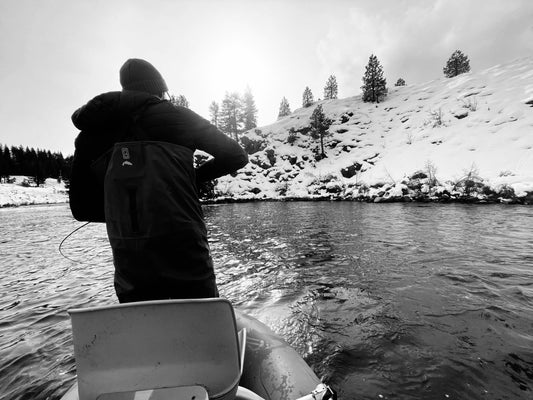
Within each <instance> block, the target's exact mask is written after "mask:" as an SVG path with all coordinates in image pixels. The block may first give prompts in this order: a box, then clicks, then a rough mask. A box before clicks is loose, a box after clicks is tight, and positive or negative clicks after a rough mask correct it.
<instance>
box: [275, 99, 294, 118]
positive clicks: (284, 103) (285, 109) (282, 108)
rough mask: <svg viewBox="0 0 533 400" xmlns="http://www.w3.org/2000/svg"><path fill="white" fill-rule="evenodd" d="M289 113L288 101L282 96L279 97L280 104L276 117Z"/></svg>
mask: <svg viewBox="0 0 533 400" xmlns="http://www.w3.org/2000/svg"><path fill="white" fill-rule="evenodd" d="M290 113H291V107H290V106H289V101H288V100H287V99H286V98H285V97H283V98H282V99H281V104H280V105H279V112H278V119H280V118H283V117H286V116H287V115H290Z"/></svg>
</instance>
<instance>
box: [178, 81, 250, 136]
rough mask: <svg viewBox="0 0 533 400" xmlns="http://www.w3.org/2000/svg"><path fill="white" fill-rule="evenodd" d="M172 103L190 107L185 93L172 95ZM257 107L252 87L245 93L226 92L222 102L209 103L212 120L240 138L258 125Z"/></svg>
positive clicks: (222, 129) (229, 133)
mask: <svg viewBox="0 0 533 400" xmlns="http://www.w3.org/2000/svg"><path fill="white" fill-rule="evenodd" d="M170 101H171V103H172V104H174V105H176V106H181V107H187V108H189V102H188V101H187V99H186V97H185V96H184V95H181V94H180V95H178V96H174V95H171V96H170ZM257 112H258V111H257V107H256V105H255V99H254V96H253V94H252V90H251V89H250V87H247V88H246V90H245V91H244V94H242V95H241V94H240V93H238V92H226V94H225V96H224V99H222V101H221V102H220V103H218V102H216V101H213V102H211V104H210V105H209V118H210V122H211V123H212V124H213V125H215V126H216V127H217V128H218V129H220V130H221V131H222V132H224V133H225V134H226V135H228V136H230V137H232V138H234V139H235V140H239V135H240V134H241V133H243V132H246V131H248V130H250V129H253V128H255V127H257Z"/></svg>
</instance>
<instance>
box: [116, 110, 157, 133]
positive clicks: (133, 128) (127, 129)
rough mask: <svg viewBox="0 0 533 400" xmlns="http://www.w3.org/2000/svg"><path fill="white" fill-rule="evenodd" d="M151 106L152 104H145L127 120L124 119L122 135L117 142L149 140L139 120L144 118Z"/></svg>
mask: <svg viewBox="0 0 533 400" xmlns="http://www.w3.org/2000/svg"><path fill="white" fill-rule="evenodd" d="M149 105H150V103H145V104H143V106H142V107H140V108H139V109H138V110H136V111H135V112H133V113H131V114H128V115H127V118H125V119H124V122H123V125H122V135H121V137H120V139H119V140H117V142H130V141H134V142H137V141H142V140H148V139H149V137H148V135H147V134H146V132H145V131H144V130H143V129H142V127H141V125H140V123H139V119H140V118H141V117H142V115H143V114H144V112H145V111H146V109H147V108H148V106H149Z"/></svg>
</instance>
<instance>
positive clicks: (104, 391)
mask: <svg viewBox="0 0 533 400" xmlns="http://www.w3.org/2000/svg"><path fill="white" fill-rule="evenodd" d="M69 314H70V317H71V320H72V333H73V340H74V355H75V358H76V368H77V375H78V394H79V399H80V400H97V399H98V400H115V399H116V400H119V399H120V400H122V399H124V400H125V399H131V400H134V399H135V400H141V399H150V400H156V399H157V400H163V399H167V398H168V399H171V398H172V399H177V398H180V399H195V400H207V399H208V398H209V399H211V400H213V399H214V400H230V399H233V398H234V397H235V394H236V392H237V388H238V383H239V379H240V376H241V373H242V363H243V361H242V357H243V356H244V346H245V343H244V342H245V337H246V332H245V331H243V332H241V333H240V334H238V333H237V327H236V322H235V314H234V311H233V307H232V306H231V303H230V302H229V301H227V300H224V299H194V300H161V301H147V302H138V303H126V304H120V305H113V306H104V307H98V308H85V309H73V310H69ZM239 337H241V341H240V342H241V343H239Z"/></svg>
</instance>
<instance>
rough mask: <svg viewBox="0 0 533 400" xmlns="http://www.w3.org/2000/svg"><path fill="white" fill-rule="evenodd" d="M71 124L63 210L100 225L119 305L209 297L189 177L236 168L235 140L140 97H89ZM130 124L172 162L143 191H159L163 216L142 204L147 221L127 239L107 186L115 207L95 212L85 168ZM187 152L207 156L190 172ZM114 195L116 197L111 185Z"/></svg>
mask: <svg viewBox="0 0 533 400" xmlns="http://www.w3.org/2000/svg"><path fill="white" fill-rule="evenodd" d="M133 120H135V121H136V122H135V123H133V122H132V121H133ZM72 121H73V123H74V125H75V126H76V127H77V128H78V129H80V130H81V132H80V134H79V135H78V137H77V138H76V142H75V146H76V152H75V156H74V162H73V170H72V175H71V186H70V207H71V210H72V214H73V216H74V217H75V218H76V219H78V220H84V221H86V220H92V221H95V220H96V221H98V220H100V221H104V220H106V222H107V230H108V236H109V239H110V243H111V247H112V250H113V259H114V264H115V289H116V291H117V294H118V297H119V300H120V301H121V302H127V301H140V300H154V299H164V298H187V297H214V296H216V295H217V290H216V284H215V277H214V271H213V265H212V261H211V257H210V254H209V247H208V244H207V232H206V228H205V224H204V221H203V215H202V212H201V207H200V203H199V200H198V196H197V193H196V182H195V180H196V181H200V182H201V181H206V180H211V179H215V178H217V177H220V176H222V175H225V174H228V173H232V172H234V171H236V170H237V169H239V168H241V167H243V166H244V165H245V164H246V163H247V161H248V157H247V155H246V153H245V152H244V151H243V150H242V148H241V147H240V146H239V145H238V143H237V142H235V141H234V140H233V139H231V138H229V137H228V136H226V135H224V134H223V133H222V132H220V131H219V130H218V129H217V128H216V127H215V126H213V125H211V124H210V123H209V122H208V121H206V120H205V119H203V118H201V117H200V116H198V115H197V114H195V113H194V112H192V111H190V110H189V109H187V108H184V107H176V106H174V105H173V104H171V103H170V102H168V101H165V100H159V99H158V98H156V97H154V96H151V95H149V94H146V93H143V92H133V91H124V92H109V93H105V94H102V95H100V96H97V97H95V98H94V99H92V100H91V101H90V102H89V103H87V104H86V105H85V106H83V107H81V108H80V109H78V110H76V111H75V112H74V114H73V116H72ZM132 126H136V127H138V128H140V132H141V133H142V135H143V138H142V139H143V140H147V141H155V142H161V143H162V146H163V147H160V150H157V149H156V151H161V153H160V154H164V152H165V151H166V150H165V149H164V143H165V142H166V143H169V145H168V146H167V147H168V149H169V151H171V152H172V154H173V156H174V159H175V162H174V163H173V164H172V167H171V169H172V171H173V173H171V174H167V175H169V178H165V177H161V179H159V177H158V178H157V179H155V180H154V181H152V182H149V185H151V186H150V188H151V189H150V190H149V191H148V193H150V194H152V193H155V192H156V191H160V192H159V193H161V196H166V197H167V199H168V201H167V203H166V204H168V208H169V210H164V209H162V210H161V212H162V213H165V214H164V215H160V213H159V210H158V209H155V210H154V209H153V208H150V204H148V205H146V204H145V205H143V207H145V209H144V211H143V212H144V214H145V216H150V217H147V218H146V219H145V221H146V229H144V230H143V229H141V230H140V231H139V232H136V233H134V234H132V233H131V232H126V231H125V229H126V230H127V227H126V228H125V227H124V226H122V225H123V223H122V221H121V220H120V218H121V217H120V210H121V208H123V205H122V204H121V203H120V202H121V201H123V199H121V198H120V197H121V196H120V194H119V195H116V194H115V193H112V191H113V190H114V188H113V187H111V188H110V187H108V188H107V190H106V196H107V197H106V198H107V199H108V200H107V203H109V202H110V201H111V202H113V201H114V199H115V198H116V201H117V204H112V205H111V208H110V207H109V204H106V210H107V215H104V213H103V211H102V207H101V204H102V203H103V200H102V199H103V198H104V188H103V185H102V182H99V181H98V179H99V178H98V177H95V175H94V174H93V171H92V170H91V164H92V163H93V162H94V161H95V160H96V159H98V157H100V156H101V155H102V154H103V153H105V152H106V150H108V149H109V148H111V147H112V146H113V144H114V143H116V142H122V141H124V140H125V139H126V140H127V139H128V137H129V136H130V135H131V132H132ZM173 145H178V146H177V147H176V146H173ZM180 149H182V150H180ZM195 150H202V151H205V152H207V153H209V154H210V155H211V156H213V158H212V159H211V160H210V161H208V162H207V163H204V164H203V165H202V166H200V167H199V168H198V169H197V170H196V171H194V170H193V169H192V164H193V159H192V158H193V152H194V151H195ZM173 174H174V178H173V177H172V175H173ZM165 179H166V180H165ZM106 185H107V183H106ZM163 187H164V188H163ZM116 193H120V192H119V190H118V188H117V190H116ZM110 194H111V195H110ZM113 196H115V197H113ZM109 199H112V200H109ZM162 208H164V207H162ZM113 210H114V214H113V215H112V211H113ZM117 210H118V211H117ZM167 215H171V217H167ZM117 216H118V217H117ZM141 218H142V216H141Z"/></svg>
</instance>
